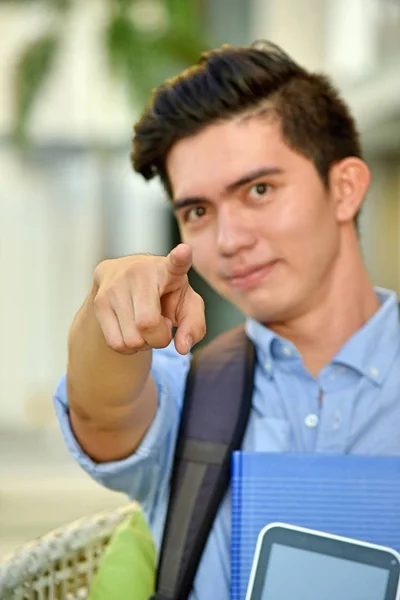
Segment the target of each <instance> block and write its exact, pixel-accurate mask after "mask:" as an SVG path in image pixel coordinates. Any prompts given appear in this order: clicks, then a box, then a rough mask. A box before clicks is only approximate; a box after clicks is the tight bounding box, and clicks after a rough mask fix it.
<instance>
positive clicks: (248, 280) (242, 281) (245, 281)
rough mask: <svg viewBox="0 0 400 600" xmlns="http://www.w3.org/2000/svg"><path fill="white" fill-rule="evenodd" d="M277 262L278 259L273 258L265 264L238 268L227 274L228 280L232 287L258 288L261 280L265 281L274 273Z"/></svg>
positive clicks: (241, 288)
mask: <svg viewBox="0 0 400 600" xmlns="http://www.w3.org/2000/svg"><path fill="white" fill-rule="evenodd" d="M277 262H278V261H277V260H273V261H271V262H269V263H266V264H265V265H259V266H254V267H247V268H243V269H238V270H236V271H234V272H233V273H232V274H230V275H229V276H227V277H226V281H227V283H228V284H229V285H230V287H232V288H234V289H236V290H249V289H252V288H256V287H257V286H258V285H259V284H260V283H261V281H263V280H264V279H265V278H266V277H268V276H269V275H270V274H271V273H272V271H273V270H274V269H275V266H276V264H277Z"/></svg>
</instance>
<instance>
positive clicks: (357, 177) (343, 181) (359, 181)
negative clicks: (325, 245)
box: [329, 156, 371, 223]
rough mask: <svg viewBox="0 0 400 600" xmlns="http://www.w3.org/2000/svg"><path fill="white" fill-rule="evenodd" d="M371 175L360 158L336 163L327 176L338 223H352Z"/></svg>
mask: <svg viewBox="0 0 400 600" xmlns="http://www.w3.org/2000/svg"><path fill="white" fill-rule="evenodd" d="M370 180H371V173H370V170H369V168H368V166H367V165H366V163H365V162H364V161H363V160H361V159H360V158H356V157H353V156H351V157H349V158H345V159H343V160H341V161H340V162H338V163H336V164H335V165H334V166H333V167H332V168H331V171H330V174H329V188H330V191H331V196H332V199H333V202H334V210H335V215H336V218H337V220H338V222H340V223H346V222H348V221H352V220H353V219H354V218H355V216H356V214H357V213H358V211H359V210H360V208H361V205H362V202H363V200H364V197H365V194H366V193H367V190H368V187H369V183H370Z"/></svg>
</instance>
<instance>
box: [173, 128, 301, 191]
mask: <svg viewBox="0 0 400 600" xmlns="http://www.w3.org/2000/svg"><path fill="white" fill-rule="evenodd" d="M296 156H298V155H297V154H295V153H294V152H293V151H292V150H291V149H290V148H289V147H288V146H287V145H286V143H285V142H284V141H283V138H282V134H281V131H280V126H279V123H278V122H277V121H276V120H265V119H261V118H249V119H232V120H230V121H226V122H223V123H218V124H215V125H210V126H209V127H207V128H205V129H204V130H202V131H201V132H199V133H198V134H196V135H194V136H192V137H189V138H185V139H183V140H180V141H179V142H177V143H176V144H175V145H174V146H173V147H172V149H171V150H170V152H169V154H168V156H167V161H166V166H167V172H168V176H169V179H170V182H171V185H172V189H173V192H174V196H175V197H176V196H179V197H180V196H184V195H188V194H192V193H196V194H200V193H201V194H204V195H207V194H211V193H215V192H216V190H217V189H218V188H219V187H220V188H221V189H222V188H224V187H225V186H226V185H227V184H229V183H230V182H232V181H234V180H235V179H237V178H238V177H241V176H243V175H244V174H246V173H247V172H250V171H254V169H255V168H262V167H270V166H274V167H275V166H276V167H281V168H283V169H285V168H288V167H289V164H290V162H291V161H292V162H293V159H294V158H296Z"/></svg>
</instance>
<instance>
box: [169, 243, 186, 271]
mask: <svg viewBox="0 0 400 600" xmlns="http://www.w3.org/2000/svg"><path fill="white" fill-rule="evenodd" d="M191 266H192V250H191V248H190V246H188V245H187V244H178V246H176V247H175V248H174V249H173V250H171V252H170V253H169V254H168V256H167V270H168V273H170V274H171V275H175V276H179V275H186V273H187V272H188V271H189V269H190V267H191Z"/></svg>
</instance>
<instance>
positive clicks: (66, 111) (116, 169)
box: [0, 1, 169, 431]
mask: <svg viewBox="0 0 400 600" xmlns="http://www.w3.org/2000/svg"><path fill="white" fill-rule="evenodd" d="M104 18H105V12H104V3H102V2H96V1H85V2H76V3H75V4H74V10H73V11H72V12H71V13H68V18H67V22H66V23H65V36H64V41H63V45H62V48H61V51H60V54H59V57H58V60H57V64H56V65H55V68H54V71H53V74H52V76H51V78H50V79H49V82H48V84H47V85H46V86H45V89H44V90H43V94H42V95H41V97H40V98H39V100H38V102H37V105H36V107H35V110H34V115H33V120H32V125H31V128H30V132H31V138H32V140H33V148H32V150H31V151H30V152H29V153H28V154H27V155H21V154H20V153H19V152H17V151H16V149H15V148H13V147H12V146H11V145H10V144H9V143H7V139H6V137H5V136H6V135H7V134H8V133H9V132H10V129H11V121H12V114H13V113H12V108H13V95H12V86H11V85H10V82H11V77H12V72H13V69H14V66H15V57H16V56H17V55H18V53H19V52H20V50H21V49H22V48H23V47H24V46H25V44H26V43H27V42H28V41H30V40H32V39H35V38H36V37H37V36H39V35H40V34H41V33H42V32H43V31H44V30H45V29H46V27H47V26H48V25H50V26H51V25H52V14H51V12H49V10H48V9H47V11H46V10H44V9H43V5H41V4H40V3H32V4H29V3H27V4H26V5H25V4H23V5H20V6H17V5H15V4H12V3H7V4H5V5H4V4H2V5H1V6H0V40H1V42H0V44H1V51H0V87H1V89H2V93H1V94H0V277H1V281H2V294H1V296H0V331H1V335H0V431H1V430H6V429H8V430H10V429H11V430H15V429H21V428H22V429H27V428H32V427H33V428H36V429H39V430H40V429H41V428H43V427H47V426H49V425H53V424H54V415H53V409H52V393H53V390H54V386H55V385H56V382H57V380H58V378H59V377H60V375H61V373H62V372H63V370H64V369H65V362H66V341H67V333H68V328H69V325H70V323H71V321H72V318H73V315H74V314H75V312H76V310H77V309H78V308H79V306H80V305H81V303H82V302H83V300H84V298H85V296H86V294H87V292H88V290H89V288H90V284H91V275H92V272H93V269H94V267H95V265H96V264H97V262H98V261H99V260H101V259H102V258H105V257H106V255H107V256H110V255H113V256H116V255H121V254H129V253H133V252H158V253H163V252H165V251H166V249H168V245H169V231H168V227H166V226H165V221H166V220H167V211H168V206H167V204H166V203H165V201H164V200H163V195H162V194H161V193H160V188H159V186H157V184H154V185H153V184H152V185H150V186H147V185H145V183H144V182H143V181H142V180H141V178H139V177H138V176H135V175H134V174H133V173H132V171H131V169H130V165H129V144H130V138H131V129H132V124H133V122H134V121H135V118H136V116H137V115H136V111H133V110H132V109H131V108H129V107H128V104H127V102H126V100H125V96H124V94H123V90H122V88H121V86H120V85H119V84H118V83H117V82H116V81H115V79H113V78H112V77H110V75H109V72H108V66H107V62H106V59H105V56H104V53H103V50H102V46H101V41H100V33H99V32H100V29H101V26H102V25H103V22H104Z"/></svg>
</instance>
